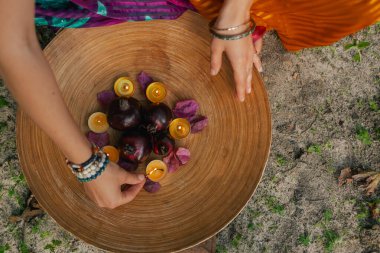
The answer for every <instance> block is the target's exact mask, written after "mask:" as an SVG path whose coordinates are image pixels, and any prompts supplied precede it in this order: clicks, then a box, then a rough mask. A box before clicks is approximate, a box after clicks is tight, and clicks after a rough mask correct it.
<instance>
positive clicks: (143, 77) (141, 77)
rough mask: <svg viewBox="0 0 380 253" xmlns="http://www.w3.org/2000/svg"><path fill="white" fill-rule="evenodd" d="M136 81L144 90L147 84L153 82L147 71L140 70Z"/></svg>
mask: <svg viewBox="0 0 380 253" xmlns="http://www.w3.org/2000/svg"><path fill="white" fill-rule="evenodd" d="M137 81H138V82H139V83H140V85H141V88H142V89H143V91H144V92H145V90H146V88H147V87H148V85H149V84H150V83H152V82H153V79H152V78H151V77H150V76H149V75H148V74H147V73H145V72H144V71H141V72H140V74H138V75H137Z"/></svg>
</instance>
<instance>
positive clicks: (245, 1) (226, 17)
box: [216, 0, 253, 27]
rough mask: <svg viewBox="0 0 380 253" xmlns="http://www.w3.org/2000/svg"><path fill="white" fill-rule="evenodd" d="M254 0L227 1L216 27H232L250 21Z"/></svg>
mask: <svg viewBox="0 0 380 253" xmlns="http://www.w3.org/2000/svg"><path fill="white" fill-rule="evenodd" d="M252 3H253V0H225V1H224V3H223V7H222V9H221V10H220V13H219V18H218V20H217V23H216V25H217V26H220V27H230V26H236V25H240V24H242V23H244V22H246V21H248V19H249V16H250V9H251V6H252Z"/></svg>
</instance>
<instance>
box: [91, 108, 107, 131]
mask: <svg viewBox="0 0 380 253" xmlns="http://www.w3.org/2000/svg"><path fill="white" fill-rule="evenodd" d="M87 124H88V127H89V128H90V130H91V131H93V132H94V133H104V132H106V131H107V130H108V128H109V124H108V121H107V115H106V114H105V113H103V112H94V113H93V114H91V115H90V117H89V118H88V122H87Z"/></svg>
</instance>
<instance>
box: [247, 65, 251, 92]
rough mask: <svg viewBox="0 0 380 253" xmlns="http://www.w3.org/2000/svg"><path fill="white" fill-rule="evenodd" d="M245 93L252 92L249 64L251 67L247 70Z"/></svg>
mask: <svg viewBox="0 0 380 253" xmlns="http://www.w3.org/2000/svg"><path fill="white" fill-rule="evenodd" d="M246 92H247V93H248V94H250V93H251V92H252V64H251V67H249V69H248V78H247V86H246Z"/></svg>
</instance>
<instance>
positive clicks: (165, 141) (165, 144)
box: [153, 134, 175, 156]
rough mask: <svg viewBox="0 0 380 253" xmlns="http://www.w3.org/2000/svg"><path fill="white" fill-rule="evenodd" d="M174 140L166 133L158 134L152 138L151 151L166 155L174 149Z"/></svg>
mask: <svg viewBox="0 0 380 253" xmlns="http://www.w3.org/2000/svg"><path fill="white" fill-rule="evenodd" d="M174 147H175V141H174V140H173V139H172V138H170V137H169V136H168V135H167V134H159V135H156V136H155V137H154V138H153V152H154V153H155V154H156V155H163V156H166V155H168V154H169V153H171V152H172V151H173V150H174Z"/></svg>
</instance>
